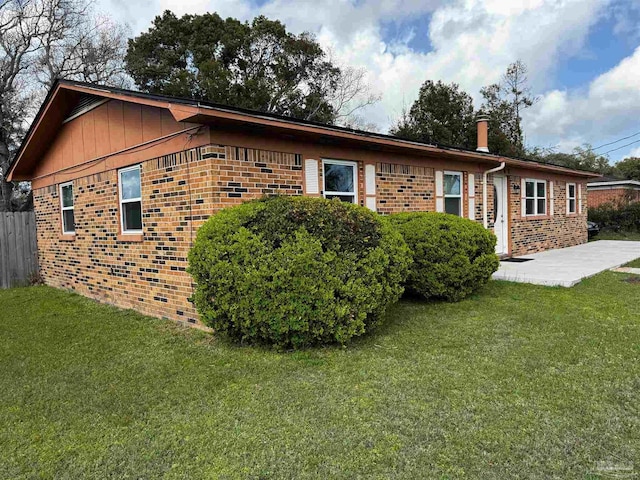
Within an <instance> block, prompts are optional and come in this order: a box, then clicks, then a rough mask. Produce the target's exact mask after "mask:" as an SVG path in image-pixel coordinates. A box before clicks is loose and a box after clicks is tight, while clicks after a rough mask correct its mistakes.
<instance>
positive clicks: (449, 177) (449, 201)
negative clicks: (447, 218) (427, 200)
mask: <svg viewBox="0 0 640 480" xmlns="http://www.w3.org/2000/svg"><path fill="white" fill-rule="evenodd" d="M444 211H445V212H446V213H451V214H453V215H458V216H459V217H461V216H462V173H460V172H444Z"/></svg>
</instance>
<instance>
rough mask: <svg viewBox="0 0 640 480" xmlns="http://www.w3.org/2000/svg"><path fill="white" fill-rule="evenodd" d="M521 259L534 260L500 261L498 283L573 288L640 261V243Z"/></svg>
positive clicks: (594, 245) (608, 243) (607, 243)
mask: <svg viewBox="0 0 640 480" xmlns="http://www.w3.org/2000/svg"><path fill="white" fill-rule="evenodd" d="M520 258H530V259H532V260H531V261H528V262H524V263H513V262H500V268H499V269H498V271H497V272H496V273H494V274H493V278H494V280H507V281H510V282H519V283H533V284H536V285H547V286H561V287H572V286H573V285H575V284H576V283H578V282H580V280H582V279H584V278H587V277H591V276H593V275H596V274H598V273H600V272H603V271H605V270H609V269H612V268H617V267H620V266H622V265H624V264H625V263H628V262H630V261H632V260H635V259H636V258H640V242H626V241H618V240H600V241H597V242H590V243H585V244H583V245H577V246H575V247H568V248H561V249H558V250H548V251H546V252H542V253H534V254H532V255H524V256H523V257H520Z"/></svg>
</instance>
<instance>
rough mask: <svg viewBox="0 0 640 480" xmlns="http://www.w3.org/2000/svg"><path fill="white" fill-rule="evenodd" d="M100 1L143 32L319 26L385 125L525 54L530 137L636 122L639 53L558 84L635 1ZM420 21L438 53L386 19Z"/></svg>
mask: <svg viewBox="0 0 640 480" xmlns="http://www.w3.org/2000/svg"><path fill="white" fill-rule="evenodd" d="M99 1H100V5H101V6H102V7H103V9H104V10H107V11H110V12H111V13H112V14H115V15H116V16H117V15H121V17H120V19H124V20H129V21H130V23H132V29H133V30H134V32H139V31H142V30H146V28H148V26H149V25H150V22H151V20H152V18H153V17H154V16H155V15H158V14H160V13H161V12H162V10H163V9H171V10H173V11H175V12H176V13H177V14H182V13H187V12H188V13H202V12H203V11H217V12H218V13H219V14H221V15H222V16H233V17H236V18H240V19H243V20H247V19H251V18H252V17H254V16H255V15H259V14H264V15H266V16H268V17H270V18H274V19H279V20H281V21H283V22H284V23H285V24H286V25H287V28H289V29H290V30H292V31H294V32H301V31H303V30H307V31H311V32H313V33H315V34H316V35H317V37H318V40H319V41H320V43H321V44H322V45H323V47H325V48H327V49H330V50H331V51H332V53H333V54H334V55H335V57H336V59H337V61H338V62H340V63H342V64H349V65H353V66H357V67H363V68H365V69H366V70H367V72H368V78H369V81H370V83H371V84H372V85H373V86H374V88H375V89H376V90H377V91H378V92H380V93H381V94H382V101H381V102H380V103H379V104H377V105H375V106H373V107H370V108H369V109H368V110H367V112H366V116H367V120H368V121H370V122H373V123H376V124H378V125H379V127H380V128H381V130H383V131H384V130H386V129H387V128H388V127H389V126H390V124H391V123H392V122H393V120H394V119H395V118H396V117H397V116H398V115H399V113H400V111H401V109H402V108H403V105H410V104H411V103H412V102H413V100H414V99H415V97H416V96H417V93H418V89H419V87H420V85H421V84H422V83H423V82H424V80H426V79H434V80H438V79H441V80H443V81H446V82H456V83H459V84H460V85H461V87H462V88H463V89H464V90H466V91H467V92H469V93H470V94H472V96H474V99H475V100H476V104H477V105H476V106H479V101H480V98H479V89H480V87H481V86H483V85H487V84H490V83H493V82H496V81H498V80H499V79H500V76H501V75H502V73H503V72H504V71H505V69H506V67H507V65H508V64H509V63H511V62H512V61H514V60H516V59H522V60H523V61H524V62H525V63H526V64H527V65H528V66H529V78H530V82H531V85H532V86H533V88H534V91H535V92H538V93H541V100H540V102H539V103H538V104H537V105H535V106H534V107H533V108H532V109H531V110H530V111H529V112H527V114H526V117H525V127H526V128H525V131H526V132H527V134H528V137H527V140H528V142H529V143H531V144H539V145H545V146H546V145H552V144H553V145H556V144H557V145H560V147H561V148H572V147H573V146H576V145H579V144H581V143H583V142H585V141H589V142H591V143H598V142H599V141H600V140H601V139H602V138H603V136H606V135H615V134H616V133H619V132H620V131H623V130H625V129H626V128H628V125H629V124H630V118H633V117H630V116H631V115H633V113H637V112H638V111H639V110H638V108H639V107H640V86H639V85H640V81H639V80H640V79H639V78H638V76H639V75H640V53H639V51H638V50H637V51H636V52H635V53H634V54H633V55H632V56H630V57H629V58H627V59H625V60H624V61H622V62H620V64H619V65H618V66H616V67H615V68H613V69H612V70H610V71H609V72H606V73H604V74H602V75H600V76H599V77H598V78H596V79H594V80H593V81H592V82H591V83H590V84H589V85H585V86H584V87H583V88H582V89H577V90H571V91H566V90H562V89H557V88H553V89H551V90H549V89H550V87H553V86H554V85H555V83H554V78H555V77H554V73H555V69H556V68H557V66H558V65H559V62H561V61H564V60H565V59H567V58H569V57H571V56H573V55H582V54H583V53H584V51H583V49H584V44H585V41H586V39H587V37H588V33H589V31H590V29H591V28H592V27H593V25H594V24H596V23H597V22H598V21H599V20H600V19H602V18H603V16H606V15H609V16H611V15H615V18H617V19H618V20H617V23H616V25H617V27H616V28H617V29H618V30H620V31H622V30H624V28H627V27H625V24H624V22H623V21H622V19H624V10H625V8H632V7H631V6H630V5H632V4H633V1H635V0H520V1H517V0H454V1H449V2H443V1H436V0H427V1H424V0H361V1H358V2H352V1H348V0H297V1H295V0H271V1H268V2H266V3H265V4H263V5H262V6H256V5H255V4H252V3H250V2H249V1H248V0H239V1H233V0H180V1H177V0H152V1H150V2H148V3H146V4H144V5H139V4H138V5H131V2H129V3H125V1H124V0H99ZM612 2H614V4H613V5H611V3H612ZM116 7H122V8H120V9H119V8H116ZM608 7H611V8H608ZM425 14H431V17H428V16H425ZM415 18H427V19H428V20H425V21H426V22H428V25H425V26H424V28H421V29H419V30H420V31H419V33H420V34H423V35H424V34H425V32H428V38H429V41H430V43H431V46H432V49H431V51H429V52H420V51H416V50H413V49H411V48H410V47H409V46H408V42H409V41H410V39H411V35H412V34H413V33H414V32H407V35H405V36H403V35H400V39H401V40H397V39H396V40H394V42H395V43H388V42H387V41H385V39H384V38H383V33H382V24H383V22H389V21H398V22H401V21H407V20H414V19H415ZM604 141H606V140H604Z"/></svg>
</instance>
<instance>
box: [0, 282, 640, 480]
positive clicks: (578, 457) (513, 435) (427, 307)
mask: <svg viewBox="0 0 640 480" xmlns="http://www.w3.org/2000/svg"><path fill="white" fill-rule="evenodd" d="M627 278H628V276H626V275H624V274H615V273H612V272H606V273H603V274H601V275H599V276H597V277H594V278H591V279H588V280H585V281H584V282H582V283H581V284H580V285H578V286H576V287H574V288H571V289H562V288H545V287H536V286H530V285H522V284H510V283H502V282H491V283H490V284H489V285H488V286H487V287H486V288H485V289H484V290H483V291H482V292H481V293H479V294H477V295H475V296H473V297H472V298H469V299H467V300H465V301H463V302H460V303H457V304H424V303H420V302H416V301H403V302H401V303H399V304H398V305H397V306H396V307H394V308H393V309H392V310H391V311H390V313H389V319H388V322H387V324H386V325H385V326H384V327H383V328H382V329H380V330H378V331H377V332H375V333H373V334H371V335H368V336H367V337H366V338H363V339H361V340H359V341H357V342H355V343H354V344H351V345H350V346H349V347H347V348H339V347H335V348H324V349H315V350H307V351H302V352H297V353H278V352H274V351H269V350H263V349H258V348H248V347H237V346H233V345H229V344H227V343H226V342H225V341H222V340H218V339H213V338H212V337H211V336H209V335H207V334H205V333H202V332H197V331H190V330H184V329H181V328H179V327H176V326H174V325H173V324H170V323H167V322H164V321H160V320H154V319H150V318H146V317H143V316H140V315H138V314H136V313H134V312H131V311H123V310H118V309H115V308H111V307H108V306H104V305H99V304H96V303H94V302H92V301H90V300H87V299H84V298H82V297H80V296H77V295H73V294H69V293H66V292H62V291H58V290H54V289H51V288H48V287H31V288H22V289H14V290H9V291H0V305H2V316H1V317H0V338H1V339H2V340H1V341H0V385H1V386H2V390H1V393H0V425H1V426H2V428H0V445H1V448H0V478H36V477H40V478H61V479H76V478H101V479H102V478H158V477H164V478H256V479H258V478H263V479H268V478H278V479H280V478H300V479H304V478H380V479H382V478H385V479H386V478H489V479H491V478H495V479H503V478H515V477H520V478H606V477H604V476H602V477H601V476H600V474H601V473H602V472H600V473H599V472H598V470H597V465H598V463H597V462H608V464H609V465H622V466H625V465H629V464H631V465H632V466H633V468H634V469H635V470H634V472H636V474H637V473H638V472H639V471H640V456H639V450H638V449H639V447H640V408H639V405H640V362H639V361H638V360H639V357H640V284H632V283H629V282H627V281H626V280H627Z"/></svg>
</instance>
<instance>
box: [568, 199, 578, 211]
mask: <svg viewBox="0 0 640 480" xmlns="http://www.w3.org/2000/svg"><path fill="white" fill-rule="evenodd" d="M575 211H576V201H575V200H573V199H571V200H569V213H575Z"/></svg>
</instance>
